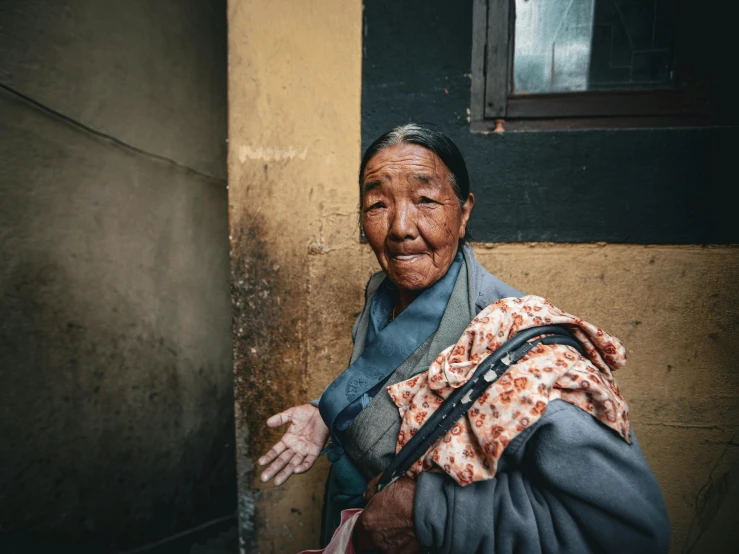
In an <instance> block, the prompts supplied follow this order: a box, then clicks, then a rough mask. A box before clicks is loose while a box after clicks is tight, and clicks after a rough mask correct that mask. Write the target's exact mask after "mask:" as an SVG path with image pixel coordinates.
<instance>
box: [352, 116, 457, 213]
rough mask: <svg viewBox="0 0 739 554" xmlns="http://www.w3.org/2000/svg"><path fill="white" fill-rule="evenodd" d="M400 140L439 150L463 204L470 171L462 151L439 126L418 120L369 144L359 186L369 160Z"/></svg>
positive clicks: (402, 142)
mask: <svg viewBox="0 0 739 554" xmlns="http://www.w3.org/2000/svg"><path fill="white" fill-rule="evenodd" d="M397 144H417V145H418V146H422V147H423V148H426V149H428V150H431V151H432V152H433V153H434V154H436V155H437V156H438V157H439V159H440V160H441V161H442V162H444V165H445V166H446V167H447V169H449V178H450V180H451V182H452V187H453V188H454V193H455V194H456V195H457V198H458V199H459V203H460V204H464V202H465V201H466V200H467V196H468V195H469V193H470V175H469V173H468V172H467V164H466V163H465V162H464V158H463V157H462V153H461V152H460V151H459V148H457V145H456V144H454V142H453V141H452V139H450V138H449V136H448V135H447V134H446V133H444V131H442V130H440V129H436V128H434V127H431V126H428V125H420V124H418V123H406V124H405V125H398V126H397V127H393V128H392V129H390V130H389V131H387V132H386V133H383V134H382V135H381V136H380V137H379V138H378V139H377V140H375V141H374V142H373V143H372V144H370V145H369V147H368V148H367V150H365V152H364V156H362V164H361V165H360V166H359V186H360V187H361V186H362V184H363V183H362V181H363V179H364V170H365V168H366V167H367V164H368V163H369V161H370V160H371V159H372V158H373V157H374V156H375V155H376V154H379V153H380V152H382V151H383V150H384V149H385V148H388V147H390V146H395V145H397Z"/></svg>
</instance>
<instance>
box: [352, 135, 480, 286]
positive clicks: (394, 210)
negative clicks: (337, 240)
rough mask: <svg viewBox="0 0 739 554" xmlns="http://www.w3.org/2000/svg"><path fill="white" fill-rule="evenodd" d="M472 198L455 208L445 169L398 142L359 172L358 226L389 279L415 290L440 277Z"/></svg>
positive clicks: (415, 147) (421, 150) (427, 152)
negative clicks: (360, 177) (362, 229)
mask: <svg viewBox="0 0 739 554" xmlns="http://www.w3.org/2000/svg"><path fill="white" fill-rule="evenodd" d="M474 201H475V199H474V196H473V195H472V194H470V195H469V196H468V198H467V200H466V201H465V203H464V204H463V205H462V206H460V204H459V199H458V198H457V195H456V194H455V193H454V188H453V187H452V183H451V180H450V178H449V170H448V168H447V167H446V165H444V162H442V161H441V159H439V157H438V156H437V155H436V154H434V153H433V152H431V151H430V150H427V149H426V148H423V147H422V146H418V145H416V144H398V145H396V146H390V147H388V148H385V149H384V150H382V151H381V152H379V153H378V154H376V155H375V156H374V157H373V158H372V159H371V160H370V161H369V163H368V164H367V166H366V167H365V170H364V175H363V183H362V226H363V228H364V234H365V235H366V237H367V240H368V242H369V244H370V246H371V247H372V250H374V252H375V255H376V256H377V261H379V262H380V265H381V266H382V269H383V270H384V271H385V273H386V274H387V276H388V277H389V278H390V280H391V281H392V282H393V283H395V284H396V285H397V286H398V287H399V288H400V289H401V290H412V291H417V290H421V289H425V288H426V287H429V286H431V285H433V284H434V283H435V282H436V281H438V280H439V279H441V278H442V277H443V276H444V274H445V273H446V272H447V270H448V269H449V266H450V265H451V264H452V261H453V260H454V256H455V255H456V253H457V247H458V245H459V239H460V238H462V237H464V233H465V229H466V227H467V222H468V220H469V217H470V213H471V212H472V206H473V204H474Z"/></svg>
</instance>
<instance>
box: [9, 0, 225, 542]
mask: <svg viewBox="0 0 739 554" xmlns="http://www.w3.org/2000/svg"><path fill="white" fill-rule="evenodd" d="M2 8H3V14H2V16H1V17H0V19H1V20H2V26H3V41H2V45H1V46H0V76H1V77H0V81H2V84H3V85H4V86H5V87H10V88H12V89H14V90H15V91H17V92H18V93H20V94H22V95H25V96H27V97H30V98H31V99H33V100H34V101H36V102H40V103H41V104H44V105H46V106H48V107H49V108H51V109H53V110H56V111H57V112H60V113H61V114H63V115H64V116H66V117H69V118H70V119H71V120H76V121H78V122H80V123H81V124H83V125H86V126H87V127H89V128H92V129H93V130H94V131H97V132H102V133H106V134H109V135H112V136H113V137H115V139H117V140H119V141H122V142H123V143H128V144H129V145H130V146H131V147H127V146H125V145H121V144H119V143H116V142H115V141H113V140H109V139H106V138H104V137H102V136H100V135H98V134H95V133H94V132H90V131H88V130H85V129H84V128H82V127H80V126H78V125H75V124H74V123H70V122H68V121H65V120H64V119H63V118H61V117H59V116H57V115H54V114H52V113H50V112H49V111H46V110H44V109H42V108H41V107H39V106H37V105H34V104H33V102H29V101H27V100H24V99H22V98H21V97H20V96H18V94H15V93H13V92H12V91H9V90H8V89H5V88H4V89H2V90H0V129H1V130H0V133H2V136H3V141H2V146H1V147H0V166H2V168H3V170H2V176H0V198H2V200H1V201H0V291H1V292H2V295H1V299H0V314H2V318H1V319H0V382H2V386H0V436H2V441H1V442H0V460H2V462H1V463H0V522H2V532H3V535H1V536H0V544H5V543H4V542H3V541H6V542H7V541H9V540H11V539H13V540H20V541H22V542H23V544H25V549H23V551H30V550H32V549H33V548H32V545H33V543H32V542H31V543H29V542H28V541H31V540H36V539H38V540H45V541H47V543H48V544H50V545H54V546H55V547H57V546H62V545H65V544H68V545H72V544H74V545H75V550H76V551H79V552H85V551H86V549H87V548H89V549H90V550H92V551H94V552H105V551H108V550H110V549H116V548H128V547H134V546H138V545H141V544H145V543H147V542H152V541H154V540H156V539H160V538H162V537H163V536H166V535H169V534H173V533H175V532H178V531H181V530H183V529H186V528H189V527H192V526H195V525H197V524H200V523H202V522H204V521H206V520H208V519H210V518H213V517H216V516H221V515H224V514H228V513H229V511H230V510H232V509H233V507H234V499H235V498H234V497H235V494H234V486H235V479H234V477H235V467H234V460H233V404H232V398H233V386H232V380H231V375H232V374H231V349H230V344H231V342H230V332H229V329H230V305H229V301H228V242H227V234H228V229H227V197H226V183H225V180H224V179H223V176H224V175H225V134H226V126H225V113H226V94H225V92H226V91H225V85H226V83H225V4H222V3H219V2H215V3H213V2H208V1H202V0H189V1H187V2H179V1H167V2H156V3H150V2H143V1H142V2H126V3H124V4H120V5H115V3H110V2H95V1H92V0H89V1H87V0H74V1H71V2H65V3H61V4H60V3H48V2H40V1H27V0H24V1H23V2H20V1H17V2H15V1H10V2H3V6H2ZM137 149H138V150H137ZM150 154H151V155H150ZM156 156H163V157H165V158H171V159H172V160H173V161H174V162H175V163H172V162H168V161H166V160H162V159H159V158H157V157H156ZM178 164H179V165H178ZM184 166H189V167H192V168H193V169H194V170H195V171H193V170H189V169H187V168H186V167H184ZM0 550H3V547H2V546H0Z"/></svg>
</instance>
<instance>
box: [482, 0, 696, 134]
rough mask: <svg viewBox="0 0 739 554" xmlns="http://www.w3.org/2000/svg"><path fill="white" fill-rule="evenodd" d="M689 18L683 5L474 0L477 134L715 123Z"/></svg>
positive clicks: (655, 0)
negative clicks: (500, 131)
mask: <svg viewBox="0 0 739 554" xmlns="http://www.w3.org/2000/svg"><path fill="white" fill-rule="evenodd" d="M694 9H695V8H694V7H693V10H694ZM689 18H690V5H689V4H687V1H686V0H682V3H681V2H680V0H474V8H473V44H472V108H471V122H472V127H473V130H477V131H489V130H493V129H496V128H497V129H498V130H500V128H501V127H503V128H505V129H506V130H509V129H512V130H516V129H522V130H526V129H561V128H578V127H580V128H588V127H589V128H594V127H608V128H610V127H635V126H636V127H638V126H650V127H652V126H663V125H671V126H675V125H681V126H682V125H705V124H708V123H710V122H711V105H710V99H709V94H708V86H707V81H708V77H707V75H706V74H705V71H702V70H701V64H700V60H698V59H695V58H696V56H697V50H699V49H696V48H694V46H695V44H694V42H695V41H698V40H700V38H697V37H700V33H695V32H693V29H691V28H690V20H689Z"/></svg>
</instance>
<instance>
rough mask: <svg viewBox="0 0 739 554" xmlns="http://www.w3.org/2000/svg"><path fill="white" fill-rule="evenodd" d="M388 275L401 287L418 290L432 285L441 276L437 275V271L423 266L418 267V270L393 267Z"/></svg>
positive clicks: (402, 288)
mask: <svg viewBox="0 0 739 554" xmlns="http://www.w3.org/2000/svg"><path fill="white" fill-rule="evenodd" d="M388 276H389V277H390V280H391V281H392V282H393V283H394V284H395V286H397V287H398V288H399V289H401V290H416V291H417V290H423V289H426V288H428V287H430V286H431V285H433V284H434V283H435V282H436V281H438V280H439V278H440V277H441V276H437V275H436V272H435V271H433V270H428V271H423V268H418V270H416V269H413V270H410V269H406V270H399V268H392V269H391V271H390V272H389V275H388Z"/></svg>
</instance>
